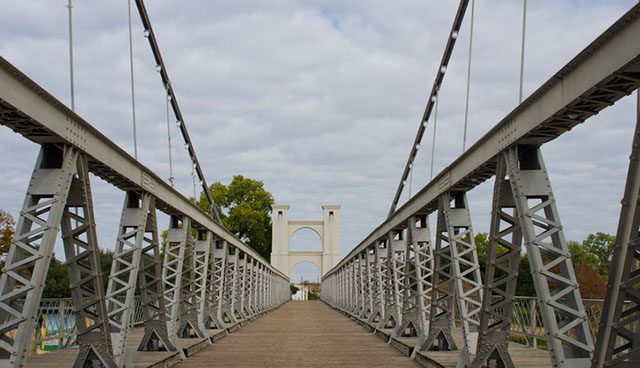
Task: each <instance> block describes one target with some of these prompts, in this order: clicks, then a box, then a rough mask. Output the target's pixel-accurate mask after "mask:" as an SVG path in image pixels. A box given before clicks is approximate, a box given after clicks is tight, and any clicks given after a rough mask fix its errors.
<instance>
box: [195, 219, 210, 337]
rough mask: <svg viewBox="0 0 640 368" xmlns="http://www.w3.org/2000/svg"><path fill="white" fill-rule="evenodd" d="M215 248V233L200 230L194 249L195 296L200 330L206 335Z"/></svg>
mask: <svg viewBox="0 0 640 368" xmlns="http://www.w3.org/2000/svg"><path fill="white" fill-rule="evenodd" d="M212 246H213V233H212V232H211V231H207V230H198V233H197V238H196V241H195V245H194V249H193V259H194V265H195V267H194V269H193V273H194V275H195V280H194V282H195V283H194V289H195V290H194V294H195V295H194V296H195V300H196V309H195V312H196V315H195V319H196V321H197V325H198V328H199V329H200V331H201V332H202V333H204V334H205V337H206V330H207V323H206V322H207V321H206V319H207V313H206V312H207V306H208V301H209V299H210V292H211V290H210V288H209V287H208V282H207V281H208V279H209V269H210V266H211V265H210V262H209V258H210V257H212V255H211V248H212Z"/></svg>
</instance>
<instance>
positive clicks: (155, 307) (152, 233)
mask: <svg viewBox="0 0 640 368" xmlns="http://www.w3.org/2000/svg"><path fill="white" fill-rule="evenodd" d="M146 196H147V194H143V196H142V206H143V207H145V206H146V203H147V202H145V197H146ZM148 206H149V214H148V215H147V219H146V224H145V233H147V236H145V237H144V238H143V245H142V252H141V255H140V271H139V272H138V279H139V288H140V298H141V302H142V318H143V320H144V335H143V337H142V340H141V341H140V345H138V350H139V351H162V350H166V351H175V350H176V347H175V345H174V344H173V342H172V339H171V338H170V335H169V332H168V329H167V321H168V319H169V317H170V316H169V315H168V314H167V309H166V307H165V293H164V281H163V278H162V262H163V260H162V255H161V253H160V238H159V236H158V220H157V217H156V205H155V197H153V196H149V201H148ZM136 241H137V240H136Z"/></svg>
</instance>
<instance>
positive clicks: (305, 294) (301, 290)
mask: <svg viewBox="0 0 640 368" xmlns="http://www.w3.org/2000/svg"><path fill="white" fill-rule="evenodd" d="M296 287H297V288H298V291H296V293H295V294H293V295H291V300H309V288H308V287H306V286H301V285H296Z"/></svg>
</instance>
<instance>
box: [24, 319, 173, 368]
mask: <svg viewBox="0 0 640 368" xmlns="http://www.w3.org/2000/svg"><path fill="white" fill-rule="evenodd" d="M143 334H144V330H143V329H142V328H136V329H134V330H133V331H132V332H131V334H130V336H129V338H128V340H127V351H128V352H129V354H131V358H132V360H133V364H134V367H135V368H167V367H172V366H174V365H175V364H177V363H178V362H180V353H179V352H177V351H155V352H153V351H138V344H139V343H140V340H141V339H142V335H143ZM77 356H78V348H77V347H71V348H68V349H64V350H59V351H51V352H47V353H43V354H39V355H37V356H34V357H30V358H28V359H27V364H26V367H27V368H59V367H71V366H72V365H73V362H74V361H75V360H76V357H77Z"/></svg>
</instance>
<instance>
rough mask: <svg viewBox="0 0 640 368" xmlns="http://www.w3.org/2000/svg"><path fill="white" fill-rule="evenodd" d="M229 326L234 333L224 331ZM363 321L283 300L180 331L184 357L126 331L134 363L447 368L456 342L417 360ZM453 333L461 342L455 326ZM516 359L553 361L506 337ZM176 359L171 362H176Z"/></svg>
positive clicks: (531, 364)
mask: <svg viewBox="0 0 640 368" xmlns="http://www.w3.org/2000/svg"><path fill="white" fill-rule="evenodd" d="M230 331H233V333H230V334H229V332H230ZM373 331H374V329H373V328H372V326H371V325H370V324H367V323H366V322H364V321H360V320H355V319H353V318H350V317H348V316H347V315H345V314H343V313H340V312H338V311H336V310H334V309H332V308H331V307H329V306H328V305H326V304H325V303H322V302H320V301H307V302H296V301H292V302H289V303H286V304H284V305H283V306H282V307H280V308H279V309H277V310H275V311H273V312H272V313H270V314H268V316H267V317H266V318H259V319H255V321H253V322H252V323H248V324H242V327H240V324H238V325H234V326H231V325H230V326H227V328H226V329H223V330H208V331H207V332H208V333H209V336H210V337H211V340H212V341H213V344H211V343H210V342H209V341H207V339H204V338H201V339H179V341H178V347H179V348H182V349H183V350H184V353H185V355H186V356H187V359H186V360H183V361H181V360H180V354H179V353H178V352H139V351H136V347H137V343H138V342H139V341H140V339H141V338H142V333H143V331H142V329H136V330H134V332H133V333H132V336H131V337H130V339H129V344H128V345H129V349H130V352H131V356H132V358H133V362H134V366H135V368H151V367H154V368H165V367H172V366H176V367H182V368H191V367H399V368H402V367H420V366H421V365H422V366H425V367H429V368H453V367H455V366H456V363H458V360H459V359H460V350H457V351H443V352H418V353H417V354H416V356H415V360H413V359H411V358H409V357H408V355H410V354H411V352H412V350H413V346H414V345H415V341H414V340H415V338H413V339H412V338H393V339H391V340H390V341H389V334H390V333H391V330H389V329H387V330H377V331H376V332H375V333H372V332H373ZM452 335H453V338H454V340H456V343H457V344H458V346H459V347H461V346H462V333H461V331H460V329H457V330H454V331H453V334H452ZM387 342H389V343H387ZM509 351H510V353H511V357H512V359H513V361H514V364H515V366H516V367H518V368H520V367H522V368H545V367H551V362H550V359H549V355H548V353H547V352H546V351H543V350H537V349H530V348H526V347H524V346H522V345H518V344H512V345H511V346H510V347H509ZM77 354H78V349H77V348H69V349H65V350H62V351H57V352H51V353H45V354H41V355H38V356H36V357H32V358H30V359H29V360H28V362H27V367H32V368H36V367H44V368H49V367H50V368H53V367H70V366H71V365H72V364H73V361H74V360H75V357H76V356H77ZM176 364H177V365H176Z"/></svg>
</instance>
